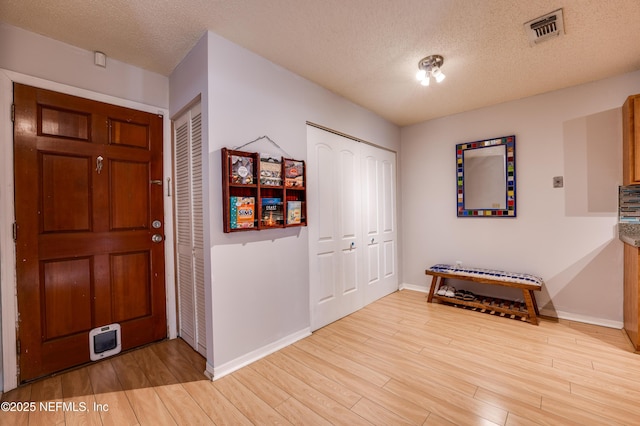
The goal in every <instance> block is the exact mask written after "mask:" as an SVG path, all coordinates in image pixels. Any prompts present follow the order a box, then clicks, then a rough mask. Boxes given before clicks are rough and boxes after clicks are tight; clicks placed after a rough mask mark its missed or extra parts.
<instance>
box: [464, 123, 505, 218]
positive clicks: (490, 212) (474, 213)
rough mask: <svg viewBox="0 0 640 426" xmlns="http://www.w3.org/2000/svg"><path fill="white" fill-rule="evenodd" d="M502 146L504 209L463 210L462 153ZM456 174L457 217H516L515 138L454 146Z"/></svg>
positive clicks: (502, 138)
mask: <svg viewBox="0 0 640 426" xmlns="http://www.w3.org/2000/svg"><path fill="white" fill-rule="evenodd" d="M500 145H504V146H505V149H506V158H505V175H506V191H505V207H506V208H482V209H480V208H477V209H466V208H465V176H464V152H465V151H467V150H472V149H479V148H487V147H491V146H500ZM456 172H457V193H458V202H457V210H458V217H511V218H513V217H516V137H515V136H514V135H512V136H503V137H500V138H495V139H487V140H481V141H476V142H467V143H461V144H457V145H456Z"/></svg>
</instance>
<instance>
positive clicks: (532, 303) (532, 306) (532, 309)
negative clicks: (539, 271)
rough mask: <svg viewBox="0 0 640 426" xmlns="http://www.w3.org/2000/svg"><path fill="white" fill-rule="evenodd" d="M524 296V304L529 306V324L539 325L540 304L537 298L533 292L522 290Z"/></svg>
mask: <svg viewBox="0 0 640 426" xmlns="http://www.w3.org/2000/svg"><path fill="white" fill-rule="evenodd" d="M522 294H523V295H524V302H525V303H526V305H527V312H528V313H529V315H528V316H529V322H530V323H531V324H533V325H538V304H537V302H536V298H535V296H534V295H533V292H532V291H531V290H525V289H523V290H522Z"/></svg>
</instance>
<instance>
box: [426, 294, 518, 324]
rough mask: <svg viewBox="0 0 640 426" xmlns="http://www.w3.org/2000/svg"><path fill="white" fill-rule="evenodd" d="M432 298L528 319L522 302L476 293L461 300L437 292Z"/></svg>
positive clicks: (481, 310) (482, 310) (483, 310)
mask: <svg viewBox="0 0 640 426" xmlns="http://www.w3.org/2000/svg"><path fill="white" fill-rule="evenodd" d="M433 299H434V300H438V301H440V302H443V303H447V304H451V305H460V306H466V307H470V308H475V309H477V310H479V311H480V312H488V313H491V314H493V313H500V314H504V316H509V317H511V318H516V317H518V318H520V319H521V320H522V321H527V320H529V313H528V312H527V306H526V305H525V304H524V303H521V302H514V301H512V300H506V299H499V298H496V297H488V296H479V295H476V299H475V300H461V299H457V298H455V297H446V296H439V295H437V294H436V295H433Z"/></svg>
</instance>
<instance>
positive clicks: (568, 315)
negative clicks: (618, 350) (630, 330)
mask: <svg viewBox="0 0 640 426" xmlns="http://www.w3.org/2000/svg"><path fill="white" fill-rule="evenodd" d="M540 315H544V316H546V317H551V318H558V319H564V320H569V321H576V322H582V323H585V324H592V325H600V326H602V327H609V328H615V329H618V330H621V329H622V328H623V327H624V323H623V322H622V321H613V320H608V319H604V318H595V317H590V316H588V315H580V314H574V313H572V312H563V311H555V310H552V309H541V310H540Z"/></svg>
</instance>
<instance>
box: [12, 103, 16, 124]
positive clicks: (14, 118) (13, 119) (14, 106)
mask: <svg viewBox="0 0 640 426" xmlns="http://www.w3.org/2000/svg"><path fill="white" fill-rule="evenodd" d="M14 121H16V104H11V122H14Z"/></svg>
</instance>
